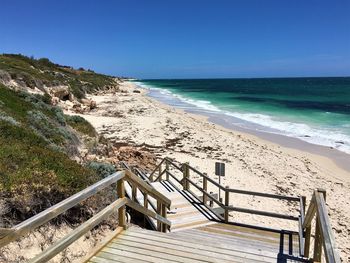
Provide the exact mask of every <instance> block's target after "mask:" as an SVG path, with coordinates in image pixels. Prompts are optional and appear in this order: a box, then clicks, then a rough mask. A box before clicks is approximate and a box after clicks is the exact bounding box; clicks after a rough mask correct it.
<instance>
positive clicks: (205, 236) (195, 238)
mask: <svg viewBox="0 0 350 263" xmlns="http://www.w3.org/2000/svg"><path fill="white" fill-rule="evenodd" d="M145 231H146V230H140V229H138V230H137V231H135V230H133V231H132V232H131V233H130V232H128V233H125V234H123V235H121V236H120V238H124V237H125V236H135V237H136V238H141V239H143V238H147V236H149V238H148V240H154V241H158V242H163V243H167V244H172V243H173V242H174V243H175V244H181V242H183V240H186V244H183V246H185V247H191V248H192V247H193V248H196V249H200V248H199V247H198V245H201V246H202V247H203V250H208V251H215V250H216V249H224V250H229V251H230V250H237V251H240V250H245V249H247V251H252V250H254V251H256V250H259V251H260V252H261V253H264V255H265V252H266V253H267V254H266V255H269V256H272V255H277V254H278V253H279V250H280V246H279V244H278V243H275V244H271V243H269V242H268V243H265V242H262V241H257V240H252V239H247V238H241V237H236V236H225V235H217V234H216V233H214V234H211V233H209V232H206V231H199V230H193V229H191V230H188V231H183V232H172V233H170V234H168V236H164V235H161V233H159V232H155V233H152V234H150V233H149V232H145ZM165 239H170V240H171V241H170V240H169V241H166V240H165ZM113 242H114V241H113ZM208 244H210V246H208ZM287 245H288V244H286V247H287ZM219 252H220V253H230V252H224V251H223V250H219Z"/></svg>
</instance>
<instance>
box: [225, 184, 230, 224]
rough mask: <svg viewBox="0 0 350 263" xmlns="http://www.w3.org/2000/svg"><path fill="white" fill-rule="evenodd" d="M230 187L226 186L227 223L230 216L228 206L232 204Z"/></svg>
mask: <svg viewBox="0 0 350 263" xmlns="http://www.w3.org/2000/svg"><path fill="white" fill-rule="evenodd" d="M228 190H229V187H228V186H226V188H225V223H228V217H229V210H228V206H229V204H230V199H229V198H230V192H229V191H228Z"/></svg>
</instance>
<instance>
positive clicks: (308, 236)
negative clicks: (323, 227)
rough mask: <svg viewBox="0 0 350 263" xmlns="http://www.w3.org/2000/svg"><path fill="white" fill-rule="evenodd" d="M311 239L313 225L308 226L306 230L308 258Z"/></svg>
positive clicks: (306, 253)
mask: <svg viewBox="0 0 350 263" xmlns="http://www.w3.org/2000/svg"><path fill="white" fill-rule="evenodd" d="M310 240H311V225H310V226H308V227H306V230H305V248H304V257H306V258H308V257H309V255H310Z"/></svg>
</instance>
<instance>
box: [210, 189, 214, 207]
mask: <svg viewBox="0 0 350 263" xmlns="http://www.w3.org/2000/svg"><path fill="white" fill-rule="evenodd" d="M210 196H213V192H210ZM209 206H210V207H213V206H214V201H213V199H211V198H210V201H209Z"/></svg>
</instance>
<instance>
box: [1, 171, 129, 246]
mask: <svg viewBox="0 0 350 263" xmlns="http://www.w3.org/2000/svg"><path fill="white" fill-rule="evenodd" d="M124 176H125V172H124V171H120V172H116V173H114V174H112V175H110V176H108V177H106V178H104V179H103V180H101V181H99V182H97V183H96V184H93V185H91V186H89V187H87V188H86V189H84V190H82V191H80V192H78V193H76V194H74V195H72V196H71V197H69V198H67V199H65V200H63V201H62V202H59V203H58V204H56V205H53V206H51V207H50V208H48V209H46V210H44V211H42V212H41V213H39V214H37V215H35V216H33V217H31V218H29V219H27V220H25V221H23V222H22V223H20V224H18V225H16V226H14V227H13V228H11V230H14V231H13V232H12V233H9V234H8V235H6V236H5V237H3V238H1V239H0V247H2V246H4V245H6V244H8V243H10V242H12V241H14V240H16V239H17V238H19V237H21V236H23V235H25V234H27V233H29V232H30V231H32V230H33V229H35V228H37V227H39V226H41V225H43V224H45V223H47V222H48V221H50V220H51V219H53V218H55V217H57V216H58V215H60V214H62V213H64V212H65V211H67V210H68V209H70V208H72V207H73V206H75V205H77V204H78V203H80V202H81V201H83V200H85V199H87V198H89V197H90V196H92V195H94V194H96V193H97V192H99V191H101V190H102V189H104V188H106V187H107V186H110V185H111V184H113V183H116V182H117V181H118V180H120V179H122V178H124Z"/></svg>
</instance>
